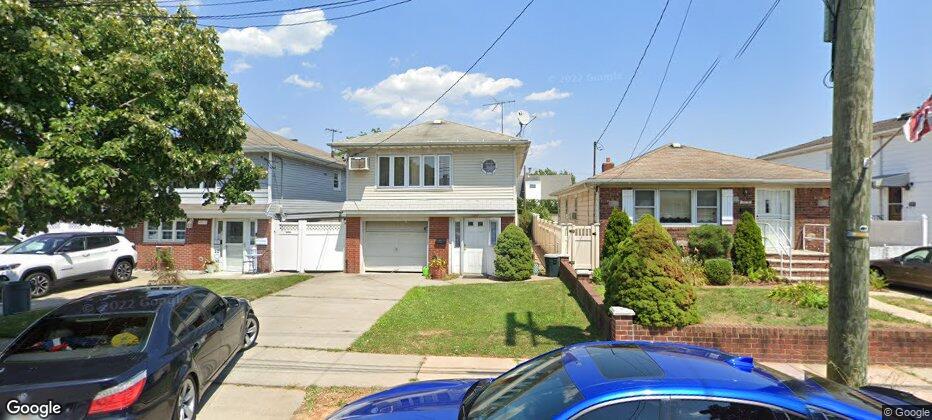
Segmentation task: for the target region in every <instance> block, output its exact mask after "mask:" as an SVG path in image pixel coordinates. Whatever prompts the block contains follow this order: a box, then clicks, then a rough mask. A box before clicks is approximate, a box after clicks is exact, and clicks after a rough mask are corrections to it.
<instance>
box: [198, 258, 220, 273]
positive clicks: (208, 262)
mask: <svg viewBox="0 0 932 420" xmlns="http://www.w3.org/2000/svg"><path fill="white" fill-rule="evenodd" d="M198 259H199V260H201V262H202V263H203V264H204V271H205V272H207V273H215V272H217V269H218V268H219V266H218V265H217V261H215V260H214V259H213V257H207V258H204V257H198Z"/></svg>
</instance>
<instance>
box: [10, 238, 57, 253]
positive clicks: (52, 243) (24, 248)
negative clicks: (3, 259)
mask: <svg viewBox="0 0 932 420" xmlns="http://www.w3.org/2000/svg"><path fill="white" fill-rule="evenodd" d="M63 242H65V238H64V237H61V236H37V237H35V238H31V239H27V240H25V241H23V242H21V243H19V244H17V245H15V246H13V247H12V248H10V249H8V250H7V251H6V252H5V253H6V254H51V253H52V252H53V251H55V250H56V249H58V247H59V246H61V244H62V243H63Z"/></svg>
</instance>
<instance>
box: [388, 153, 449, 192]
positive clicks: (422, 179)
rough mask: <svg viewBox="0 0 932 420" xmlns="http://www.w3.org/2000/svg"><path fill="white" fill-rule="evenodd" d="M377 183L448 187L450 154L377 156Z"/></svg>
mask: <svg viewBox="0 0 932 420" xmlns="http://www.w3.org/2000/svg"><path fill="white" fill-rule="evenodd" d="M378 162H379V168H378V171H377V172H376V174H377V179H376V181H377V185H378V186H380V187H438V186H441V187H448V186H450V184H451V170H452V168H451V166H452V157H451V156H450V155H411V156H379V159H378Z"/></svg>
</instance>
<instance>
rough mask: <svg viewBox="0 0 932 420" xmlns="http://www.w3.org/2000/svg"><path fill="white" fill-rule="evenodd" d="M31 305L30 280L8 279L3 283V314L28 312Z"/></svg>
mask: <svg viewBox="0 0 932 420" xmlns="http://www.w3.org/2000/svg"><path fill="white" fill-rule="evenodd" d="M30 306H31V301H30V296H29V282H27V281H8V282H6V283H5V284H4V285H3V315H4V316H6V315H13V314H18V313H20V312H26V311H28V310H29V307H30Z"/></svg>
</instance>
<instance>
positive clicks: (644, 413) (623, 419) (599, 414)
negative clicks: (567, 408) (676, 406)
mask: <svg viewBox="0 0 932 420" xmlns="http://www.w3.org/2000/svg"><path fill="white" fill-rule="evenodd" d="M576 418H577V419H580V420H628V419H631V420H634V419H659V418H661V416H660V400H638V401H628V402H623V403H618V404H612V405H606V406H602V407H599V408H596V409H594V410H592V411H589V412H586V413H584V414H583V415H581V416H579V417H576Z"/></svg>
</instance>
